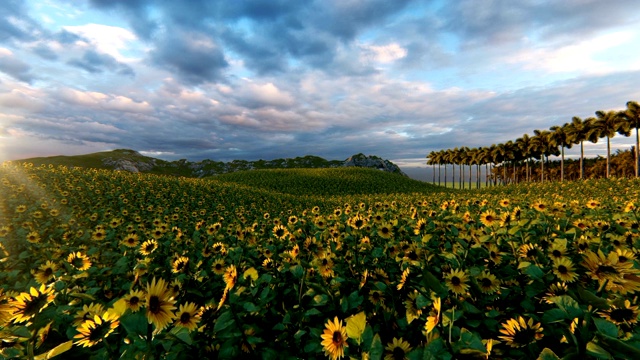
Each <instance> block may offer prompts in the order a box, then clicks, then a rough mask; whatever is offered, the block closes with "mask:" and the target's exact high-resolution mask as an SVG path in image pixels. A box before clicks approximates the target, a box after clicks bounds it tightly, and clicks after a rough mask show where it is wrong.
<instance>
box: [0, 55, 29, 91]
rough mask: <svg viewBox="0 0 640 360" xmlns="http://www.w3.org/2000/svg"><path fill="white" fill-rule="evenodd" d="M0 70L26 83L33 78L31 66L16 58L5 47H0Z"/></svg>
mask: <svg viewBox="0 0 640 360" xmlns="http://www.w3.org/2000/svg"><path fill="white" fill-rule="evenodd" d="M0 72H3V73H5V74H7V75H9V76H11V77H13V78H14V79H17V80H20V81H24V82H26V83H31V82H32V81H33V80H34V79H35V76H34V75H33V74H31V66H29V64H27V63H25V62H24V61H22V60H20V59H18V58H16V57H15V56H14V54H13V52H12V51H11V50H9V49H5V48H0Z"/></svg>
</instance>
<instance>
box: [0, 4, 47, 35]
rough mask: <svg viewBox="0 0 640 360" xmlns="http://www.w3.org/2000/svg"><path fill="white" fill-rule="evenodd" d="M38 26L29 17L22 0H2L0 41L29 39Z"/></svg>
mask: <svg viewBox="0 0 640 360" xmlns="http://www.w3.org/2000/svg"><path fill="white" fill-rule="evenodd" d="M37 30H38V26H37V25H36V24H35V23H34V21H33V20H32V19H31V18H30V17H29V15H28V13H27V8H26V4H25V2H24V1H22V0H3V1H2V16H1V17H0V42H8V41H13V40H17V41H22V40H29V39H31V38H32V37H33V36H34V32H35V31H37Z"/></svg>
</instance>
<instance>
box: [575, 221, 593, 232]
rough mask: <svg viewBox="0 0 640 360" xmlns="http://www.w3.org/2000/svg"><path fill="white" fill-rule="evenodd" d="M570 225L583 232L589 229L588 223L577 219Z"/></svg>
mask: <svg viewBox="0 0 640 360" xmlns="http://www.w3.org/2000/svg"><path fill="white" fill-rule="evenodd" d="M572 224H573V226H575V227H577V228H578V229H580V230H583V231H584V230H586V229H588V228H589V224H590V223H589V221H588V220H586V219H578V220H575V221H574V222H573V223H572Z"/></svg>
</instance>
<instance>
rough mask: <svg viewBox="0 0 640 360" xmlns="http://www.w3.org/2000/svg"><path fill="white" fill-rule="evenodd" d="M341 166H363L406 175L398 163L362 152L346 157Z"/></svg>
mask: <svg viewBox="0 0 640 360" xmlns="http://www.w3.org/2000/svg"><path fill="white" fill-rule="evenodd" d="M343 166H355V167H364V168H371V169H378V170H382V171H386V172H390V173H395V174H400V175H403V176H407V174H405V173H404V172H403V171H402V170H400V168H399V167H398V165H396V164H394V163H392V162H391V161H389V160H385V159H382V158H380V157H377V156H371V155H370V156H366V155H364V154H362V153H360V154H356V155H353V156H351V157H350V158H348V159H347V160H345V161H344V165H343Z"/></svg>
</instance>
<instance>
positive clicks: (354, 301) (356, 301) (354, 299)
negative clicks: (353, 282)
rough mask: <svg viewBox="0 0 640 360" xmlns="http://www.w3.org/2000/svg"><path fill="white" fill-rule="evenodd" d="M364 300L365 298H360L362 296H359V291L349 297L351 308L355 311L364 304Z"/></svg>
mask: <svg viewBox="0 0 640 360" xmlns="http://www.w3.org/2000/svg"><path fill="white" fill-rule="evenodd" d="M363 300H364V297H362V296H360V294H358V291H357V290H356V291H354V292H352V293H351V294H350V295H349V308H350V309H355V308H357V307H358V306H360V304H362V301H363Z"/></svg>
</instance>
